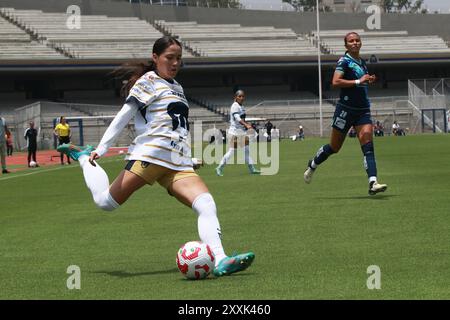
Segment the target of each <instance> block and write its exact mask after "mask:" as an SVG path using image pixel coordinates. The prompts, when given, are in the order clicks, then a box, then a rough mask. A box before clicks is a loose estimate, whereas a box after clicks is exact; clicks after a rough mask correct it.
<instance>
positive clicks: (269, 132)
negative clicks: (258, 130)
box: [264, 120, 273, 142]
mask: <svg viewBox="0 0 450 320" xmlns="http://www.w3.org/2000/svg"><path fill="white" fill-rule="evenodd" d="M264 127H265V128H266V132H267V141H269V142H270V141H271V140H272V129H273V124H272V122H270V120H267V122H266V124H265V125H264Z"/></svg>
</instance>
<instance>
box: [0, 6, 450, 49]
mask: <svg viewBox="0 0 450 320" xmlns="http://www.w3.org/2000/svg"><path fill="white" fill-rule="evenodd" d="M70 5H78V6H80V8H81V12H82V14H105V15H109V16H136V17H139V18H142V19H146V20H148V21H153V20H158V19H164V20H167V21H175V20H176V21H197V22H199V23H240V24H241V25H246V26H264V25H273V26H275V27H278V28H292V29H293V30H294V31H296V32H297V33H308V32H310V31H311V30H314V29H316V15H315V13H310V12H306V13H297V12H283V11H262V10H237V9H225V8H196V7H175V6H159V5H153V6H152V5H149V4H144V3H143V4H139V3H133V4H130V3H127V2H125V1H118V0H115V1H114V0H0V7H14V8H17V9H39V10H43V11H46V12H65V11H66V9H67V7H68V6H70ZM368 17H369V15H368V14H363V13H360V14H349V13H324V14H321V29H322V30H334V29H366V30H367V27H366V21H367V19H368ZM443 26H450V14H425V15H423V14H415V15H412V14H393V13H392V14H382V16H381V28H382V30H383V31H392V30H407V31H408V32H409V33H410V35H431V34H436V35H439V36H441V37H443V38H444V39H446V40H447V41H450V28H445V27H443Z"/></svg>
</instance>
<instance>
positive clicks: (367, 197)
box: [316, 194, 398, 200]
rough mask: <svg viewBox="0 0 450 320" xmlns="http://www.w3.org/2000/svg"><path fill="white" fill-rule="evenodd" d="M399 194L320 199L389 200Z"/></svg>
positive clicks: (326, 198) (323, 198)
mask: <svg viewBox="0 0 450 320" xmlns="http://www.w3.org/2000/svg"><path fill="white" fill-rule="evenodd" d="M397 196H398V195H397V194H377V195H374V196H370V195H366V196H350V197H318V198H316V199H319V200H349V199H350V200H358V199H370V200H389V199H390V198H393V197H397Z"/></svg>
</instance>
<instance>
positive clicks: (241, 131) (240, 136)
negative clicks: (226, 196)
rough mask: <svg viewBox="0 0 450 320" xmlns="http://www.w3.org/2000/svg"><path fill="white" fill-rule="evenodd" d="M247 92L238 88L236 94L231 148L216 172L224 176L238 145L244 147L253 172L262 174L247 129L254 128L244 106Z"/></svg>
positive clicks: (232, 115)
mask: <svg viewBox="0 0 450 320" xmlns="http://www.w3.org/2000/svg"><path fill="white" fill-rule="evenodd" d="M244 100H245V93H244V91H243V90H237V91H236V92H235V94H234V102H233V104H232V105H231V110H230V128H229V129H228V134H227V141H228V144H229V148H228V151H227V153H225V155H224V156H223V158H222V160H220V164H219V166H217V167H216V174H217V175H218V176H221V177H222V176H223V169H224V167H225V165H226V164H227V162H228V161H229V160H230V158H231V157H233V155H234V152H235V150H236V148H237V147H239V148H242V147H244V159H245V163H246V164H247V166H248V170H249V171H250V173H251V174H260V173H261V172H260V171H259V170H257V169H256V168H255V166H254V164H253V159H252V157H251V156H250V147H249V138H248V136H247V135H246V131H247V130H252V129H253V128H252V126H251V124H249V123H248V122H246V121H245V108H244V106H243V103H244Z"/></svg>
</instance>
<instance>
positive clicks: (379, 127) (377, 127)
mask: <svg viewBox="0 0 450 320" xmlns="http://www.w3.org/2000/svg"><path fill="white" fill-rule="evenodd" d="M373 130H374V132H375V136H376V137H383V136H384V128H383V125H382V124H381V123H380V121H377V122H376V123H375V126H374V128H373Z"/></svg>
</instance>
